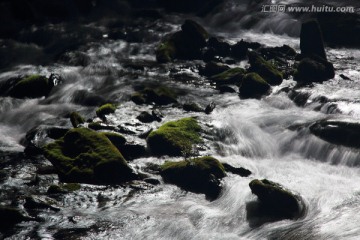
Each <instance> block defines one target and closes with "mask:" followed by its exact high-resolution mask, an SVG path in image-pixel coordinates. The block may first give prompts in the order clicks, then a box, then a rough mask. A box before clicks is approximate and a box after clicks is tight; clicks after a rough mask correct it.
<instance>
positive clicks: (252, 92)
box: [239, 73, 271, 98]
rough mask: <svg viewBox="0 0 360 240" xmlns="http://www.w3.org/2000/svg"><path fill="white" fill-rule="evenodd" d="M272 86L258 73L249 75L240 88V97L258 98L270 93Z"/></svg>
mask: <svg viewBox="0 0 360 240" xmlns="http://www.w3.org/2000/svg"><path fill="white" fill-rule="evenodd" d="M270 89H271V87H270V85H269V84H268V83H267V82H266V81H265V80H264V79H263V78H262V77H261V76H260V75H259V74H257V73H248V74H246V75H245V77H244V78H243V81H242V83H241V86H240V88H239V92H240V96H241V97H244V98H258V97H261V96H263V95H265V94H267V93H268V92H269V91H270Z"/></svg>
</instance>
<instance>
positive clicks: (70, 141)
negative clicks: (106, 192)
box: [44, 128, 136, 184]
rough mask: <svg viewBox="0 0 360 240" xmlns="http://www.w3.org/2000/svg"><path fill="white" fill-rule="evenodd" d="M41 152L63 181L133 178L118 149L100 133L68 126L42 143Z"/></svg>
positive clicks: (100, 180)
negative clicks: (43, 144)
mask: <svg viewBox="0 0 360 240" xmlns="http://www.w3.org/2000/svg"><path fill="white" fill-rule="evenodd" d="M44 155H45V157H46V158H47V159H49V161H50V162H51V163H52V164H53V165H54V166H55V168H56V169H57V171H58V174H59V177H60V179H61V180H62V181H64V182H78V183H94V184H103V183H104V184H105V183H121V182H125V181H130V180H133V179H135V178H136V175H135V174H134V173H133V171H132V169H131V168H130V167H129V165H128V164H127V162H126V160H125V159H124V157H123V156H122V155H121V153H120V152H119V150H118V149H117V148H116V147H115V146H114V145H113V144H112V143H111V141H110V140H109V139H108V138H107V137H106V136H105V135H104V134H101V133H97V132H95V131H93V130H90V129H87V128H74V129H71V130H70V131H69V132H68V133H67V134H66V135H65V136H64V137H63V138H60V139H59V140H57V141H55V142H54V143H50V144H48V145H46V146H45V147H44Z"/></svg>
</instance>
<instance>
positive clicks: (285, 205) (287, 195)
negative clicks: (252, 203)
mask: <svg viewBox="0 0 360 240" xmlns="http://www.w3.org/2000/svg"><path fill="white" fill-rule="evenodd" d="M249 186H250V189H251V192H252V193H253V194H255V195H256V196H257V197H258V199H259V201H260V209H261V211H263V212H264V214H265V215H269V216H272V217H275V218H279V219H294V218H299V217H301V216H302V215H303V213H304V211H305V204H304V202H303V200H302V199H301V197H300V196H298V195H296V194H294V193H292V192H291V191H290V190H287V189H286V188H284V187H283V186H282V185H280V184H278V183H275V182H272V181H269V180H267V179H263V180H257V179H256V180H253V181H251V182H250V184H249Z"/></svg>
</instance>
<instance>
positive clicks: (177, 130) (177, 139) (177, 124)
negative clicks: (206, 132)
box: [146, 118, 202, 156]
mask: <svg viewBox="0 0 360 240" xmlns="http://www.w3.org/2000/svg"><path fill="white" fill-rule="evenodd" d="M200 131H201V127H200V126H199V124H198V123H197V121H196V119H194V118H183V119H180V120H177V121H172V122H167V123H165V124H164V125H162V126H161V127H160V128H159V129H158V130H156V131H153V132H151V133H150V134H149V136H148V137H147V139H146V140H147V144H148V147H149V148H150V150H151V152H152V153H153V154H155V155H169V156H184V155H185V156H186V155H187V154H189V153H190V152H191V150H192V147H193V145H194V144H197V143H201V142H202V140H201V136H200Z"/></svg>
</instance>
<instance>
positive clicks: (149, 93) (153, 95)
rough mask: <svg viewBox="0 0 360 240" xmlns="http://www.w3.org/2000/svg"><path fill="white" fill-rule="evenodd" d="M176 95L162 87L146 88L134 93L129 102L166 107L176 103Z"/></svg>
mask: <svg viewBox="0 0 360 240" xmlns="http://www.w3.org/2000/svg"><path fill="white" fill-rule="evenodd" d="M176 98H177V94H176V92H174V91H173V90H172V89H170V88H168V87H164V86H158V87H154V88H150V87H146V88H145V89H143V90H141V91H139V92H136V93H134V94H133V95H132V96H131V100H132V101H133V102H134V103H136V104H145V103H147V104H151V103H155V104H157V105H168V104H171V103H176V102H177V100H176Z"/></svg>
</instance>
